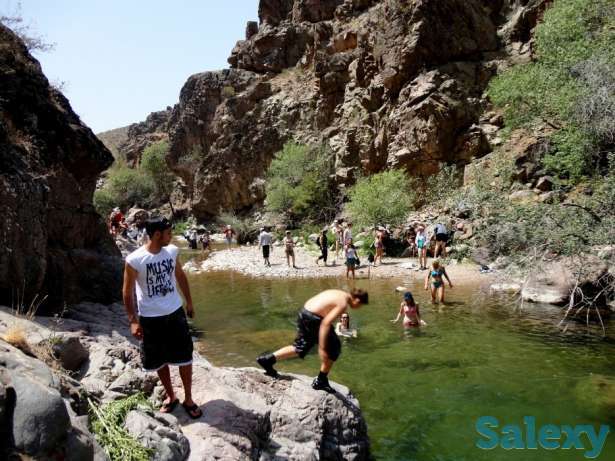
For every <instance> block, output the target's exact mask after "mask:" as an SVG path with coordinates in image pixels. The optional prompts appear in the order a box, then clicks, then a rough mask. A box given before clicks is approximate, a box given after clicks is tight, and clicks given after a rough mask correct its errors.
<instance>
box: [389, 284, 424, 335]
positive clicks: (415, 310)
mask: <svg viewBox="0 0 615 461" xmlns="http://www.w3.org/2000/svg"><path fill="white" fill-rule="evenodd" d="M401 316H403V317H404V328H413V327H420V326H423V325H427V323H425V322H424V321H423V320H421V313H420V312H419V305H418V304H416V302H415V301H414V297H413V296H412V293H410V292H409V291H406V292H405V293H404V300H403V301H402V302H401V305H400V306H399V312H398V313H397V317H395V319H394V320H391V322H393V323H397V322H398V321H399V319H400V317H401Z"/></svg>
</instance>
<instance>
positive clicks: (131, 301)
mask: <svg viewBox="0 0 615 461" xmlns="http://www.w3.org/2000/svg"><path fill="white" fill-rule="evenodd" d="M137 275H138V273H137V271H136V270H134V269H133V268H132V267H130V265H129V264H128V263H126V264H125V265H124V286H123V288H122V298H123V300H124V307H126V313H127V314H128V321H129V322H130V332H131V333H132V335H133V336H134V337H135V338H137V339H139V340H140V339H142V338H143V330H142V329H141V325H140V324H139V318H138V317H137V313H136V312H135V298H134V292H135V281H136V280H137Z"/></svg>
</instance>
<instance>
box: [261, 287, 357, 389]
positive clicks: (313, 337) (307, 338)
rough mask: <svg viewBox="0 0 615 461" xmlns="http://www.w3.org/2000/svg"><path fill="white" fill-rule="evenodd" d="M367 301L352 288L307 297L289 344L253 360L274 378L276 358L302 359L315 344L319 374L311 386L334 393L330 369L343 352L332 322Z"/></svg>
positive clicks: (276, 373)
mask: <svg viewBox="0 0 615 461" xmlns="http://www.w3.org/2000/svg"><path fill="white" fill-rule="evenodd" d="M367 303H368V295H367V292H366V291H363V290H360V289H353V290H352V291H350V292H347V291H343V290H325V291H322V292H320V293H318V294H317V295H316V296H314V297H312V298H310V299H308V300H307V301H306V303H305V305H304V306H303V308H302V309H301V310H300V311H299V315H298V316H297V336H296V338H295V341H294V343H293V344H292V345H290V346H285V347H283V348H281V349H279V350H277V351H275V352H274V353H273V354H262V355H260V356H259V357H258V358H257V359H256V361H257V362H258V364H259V365H260V366H261V367H263V369H264V370H265V374H266V375H268V376H272V377H277V376H278V372H277V371H276V369H275V368H274V367H273V366H274V365H275V364H276V363H277V362H278V361H280V360H286V359H290V358H293V357H300V358H304V357H305V356H306V354H307V353H308V352H309V351H310V349H312V347H313V346H315V345H318V354H319V355H320V373H319V374H318V377H316V378H315V379H314V381H313V382H312V388H313V389H316V390H323V391H325V392H330V393H332V392H335V390H334V389H333V388H332V387H331V386H330V384H329V378H328V375H329V372H330V371H331V368H332V367H333V363H334V362H335V361H336V360H337V359H338V358H339V356H340V353H341V352H342V345H341V343H340V340H339V339H338V337H337V335H336V334H335V331H334V328H333V323H334V322H335V321H336V320H337V319H338V318H340V317H341V316H342V315H343V314H344V313H345V312H346V311H347V310H348V308H349V307H350V308H352V309H357V308H359V307H360V306H361V305H363V304H367Z"/></svg>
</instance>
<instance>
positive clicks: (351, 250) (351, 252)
mask: <svg viewBox="0 0 615 461" xmlns="http://www.w3.org/2000/svg"><path fill="white" fill-rule="evenodd" d="M344 253H345V256H346V278H349V275H350V274H352V278H353V279H354V278H355V275H354V271H355V269H356V268H357V267H359V264H360V262H359V254H358V253H357V248H356V247H355V246H354V244H353V243H352V239H350V240H348V243H347V244H346V249H345V250H344Z"/></svg>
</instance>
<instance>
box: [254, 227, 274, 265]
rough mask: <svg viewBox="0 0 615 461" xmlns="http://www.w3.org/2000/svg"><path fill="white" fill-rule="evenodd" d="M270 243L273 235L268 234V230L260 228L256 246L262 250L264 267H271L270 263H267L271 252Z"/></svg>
mask: <svg viewBox="0 0 615 461" xmlns="http://www.w3.org/2000/svg"><path fill="white" fill-rule="evenodd" d="M272 242H273V235H271V233H270V232H269V228H268V227H263V228H261V233H260V234H259V236H258V246H259V247H261V249H262V250H263V260H264V261H265V266H267V267H271V263H270V262H269V253H270V252H271V248H272V246H271V243H272Z"/></svg>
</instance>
